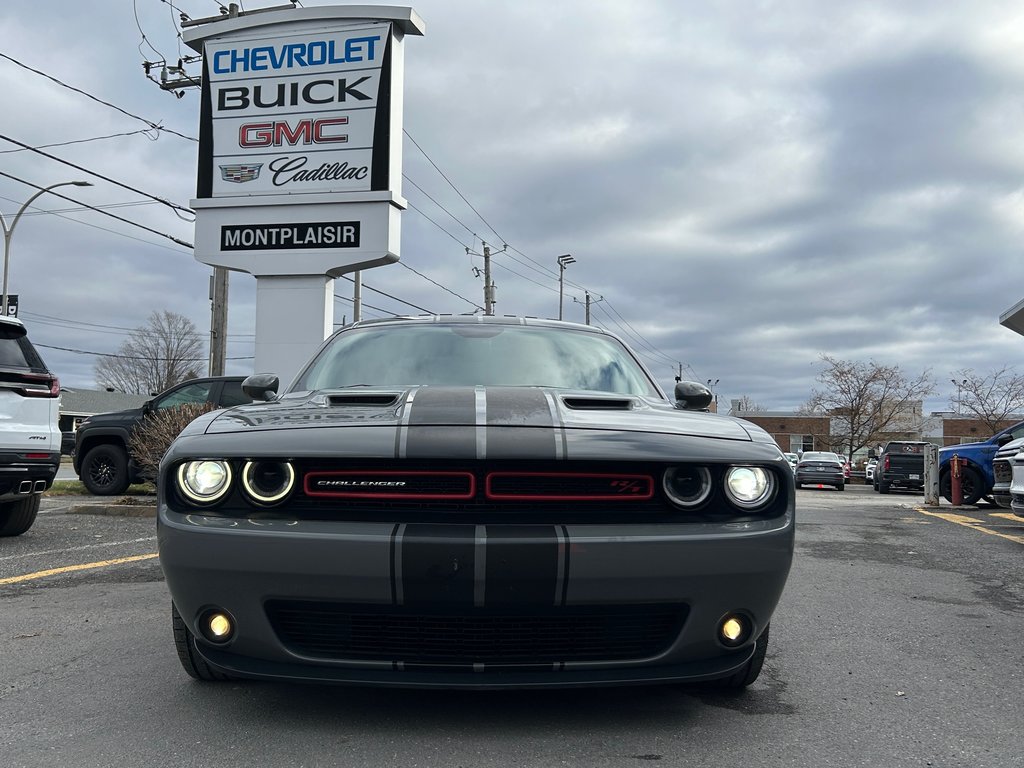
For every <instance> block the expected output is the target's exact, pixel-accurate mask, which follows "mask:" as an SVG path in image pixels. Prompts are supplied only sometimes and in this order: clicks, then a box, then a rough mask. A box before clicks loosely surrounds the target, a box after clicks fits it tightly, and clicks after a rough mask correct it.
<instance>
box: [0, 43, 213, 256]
mask: <svg viewBox="0 0 1024 768" xmlns="http://www.w3.org/2000/svg"><path fill="white" fill-rule="evenodd" d="M2 55H3V54H0V56H2ZM0 176H5V177H6V178H8V179H14V181H20V182H21V183H22V184H26V185H28V186H30V187H32V188H34V189H40V190H45V189H46V187H41V186H39V185H38V184H33V183H32V182H31V181H25V180H24V179H19V178H18V177H17V176H12V175H11V174H9V173H5V172H3V171H0ZM50 194H51V195H52V196H53V197H59V198H60V199H61V200H67V201H68V202H69V203H74V204H75V205H81V206H83V207H85V208H88V209H89V210H91V211H96V212H97V213H102V214H103V215H104V216H109V217H110V218H112V219H117V220H118V221H120V222H123V223H125V224H130V225H131V226H133V227H138V228H139V229H144V230H146V231H147V232H151V233H153V234H154V235H160V237H166V238H167V239H168V240H170V241H172V242H175V243H177V244H178V245H181V246H184V247H185V248H189V249H191V248H192V247H193V245H192V243H188V242H185V241H184V240H179V239H178V238H176V237H174V236H173V235H168V234H167V233H166V232H160V231H159V230H156V229H152V228H150V227H147V226H146V225H144V224H138V223H136V222H134V221H130V220H128V219H123V218H121V217H120V216H115V215H114V214H112V213H110V212H109V211H104V210H102V209H100V208H97V207H95V206H93V205H88V204H87V203H83V202H82V201H81V200H75V199H74V198H73V197H67V196H66V195H62V194H60V193H59V192H54V191H53V190H50ZM72 221H73V219H72ZM80 223H84V222H80Z"/></svg>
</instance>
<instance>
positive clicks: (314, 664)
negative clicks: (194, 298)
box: [157, 316, 795, 689]
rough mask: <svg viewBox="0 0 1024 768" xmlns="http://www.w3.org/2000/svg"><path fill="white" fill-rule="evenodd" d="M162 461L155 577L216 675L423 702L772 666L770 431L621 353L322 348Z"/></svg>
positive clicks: (571, 338)
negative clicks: (665, 382)
mask: <svg viewBox="0 0 1024 768" xmlns="http://www.w3.org/2000/svg"><path fill="white" fill-rule="evenodd" d="M244 387H245V390H246V392H247V393H248V394H249V395H250V396H251V397H253V399H254V400H257V401H258V402H256V403H253V404H251V405H243V406H238V407H235V408H230V409H226V410H219V411H214V412H211V413H208V414H205V415H203V416H200V417H199V418H198V419H196V420H195V421H194V422H192V424H190V425H189V426H188V427H187V428H186V429H185V431H184V432H182V433H181V435H180V436H179V437H178V439H177V440H176V441H175V442H174V443H173V444H172V446H171V447H170V449H169V450H168V451H167V453H166V454H165V455H164V458H163V461H162V463H161V468H160V478H159V482H158V484H157V485H158V489H159V499H158V504H159V518H158V534H159V550H160V562H161V564H162V566H163V570H164V573H165V575H166V579H167V585H168V588H169V590H170V593H171V600H172V607H171V620H172V625H173V632H174V642H175V646H176V649H177V653H178V657H179V659H180V660H181V663H182V666H183V667H184V668H185V671H186V672H187V673H188V674H189V675H191V676H192V677H195V678H197V679H200V680H210V681H212V680H224V679H230V678H258V679H266V680H291V681H309V682H326V683H329V682H334V683H347V684H366V685H382V686H406V687H420V688H435V687H436V688H441V687H444V688H453V687H467V688H529V687H552V686H589V685H621V684H640V683H666V682H712V681H714V682H715V683H716V684H718V685H722V686H725V687H729V688H737V689H739V688H743V687H745V686H747V685H749V684H750V683H752V682H753V681H754V680H755V679H756V678H757V676H758V674H759V673H760V671H761V667H762V665H763V663H764V658H765V651H766V649H767V645H768V631H769V621H770V620H771V617H772V613H773V611H774V610H775V608H776V605H777V603H778V602H779V598H780V596H781V595H782V590H783V587H784V585H785V583H786V578H787V576H788V574H789V569H790V563H791V561H792V556H793V540H794V525H795V517H794V486H793V472H792V470H791V469H790V466H789V463H788V462H787V461H786V458H785V456H784V454H783V453H782V451H781V450H780V449H779V448H778V446H777V445H776V444H775V442H774V441H773V440H772V438H771V437H770V436H769V435H768V434H767V433H766V432H764V431H763V430H762V429H760V428H759V427H757V426H755V425H753V424H750V423H748V422H745V421H742V420H739V419H733V418H728V417H725V416H719V415H717V414H713V413H708V412H706V411H707V408H708V406H709V404H710V401H711V393H710V392H709V391H708V389H707V388H706V387H704V386H703V385H700V384H696V383H693V382H680V383H679V384H677V385H676V387H675V396H674V398H671V399H670V398H669V397H667V396H666V395H665V394H664V393H663V391H662V390H661V388H660V387H659V386H658V384H657V383H656V381H655V380H654V378H653V377H652V376H651V375H650V374H649V372H648V371H647V370H646V369H645V368H644V366H643V365H642V364H641V363H640V361H639V360H638V358H637V357H636V355H635V354H634V353H633V352H631V351H630V350H629V349H628V348H627V347H626V345H625V344H623V342H622V341H620V340H619V339H618V338H616V337H615V336H614V335H612V334H610V333H608V332H606V331H603V330H600V329H597V328H594V327H590V326H584V325H575V324H571V323H562V322H556V321H549V320H536V319H528V318H507V317H502V318H499V317H479V316H463V317H457V316H440V317H421V318H396V319H390V320H380V321H370V322H361V323H357V324H355V325H352V326H348V327H346V328H344V329H342V330H340V331H338V332H337V333H335V334H334V335H333V336H331V337H330V338H329V339H327V341H325V342H324V344H323V346H322V347H321V348H320V350H319V351H318V352H317V353H316V355H315V356H314V358H313V360H312V361H311V362H310V363H309V364H308V365H307V366H306V367H305V369H303V370H302V371H301V372H300V373H299V375H298V376H297V377H296V379H295V381H294V383H293V384H292V385H291V386H290V387H289V388H288V390H287V391H286V392H284V393H281V394H278V392H277V388H278V380H277V378H276V377H274V376H272V375H269V374H257V375H255V376H250V377H249V378H248V379H247V380H246V382H245V384H244Z"/></svg>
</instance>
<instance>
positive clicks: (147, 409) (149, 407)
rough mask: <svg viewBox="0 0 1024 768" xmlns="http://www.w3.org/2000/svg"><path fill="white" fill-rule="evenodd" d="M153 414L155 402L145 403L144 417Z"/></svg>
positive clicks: (148, 401) (143, 407)
mask: <svg viewBox="0 0 1024 768" xmlns="http://www.w3.org/2000/svg"><path fill="white" fill-rule="evenodd" d="M152 412H153V401H152V400H147V401H146V402H144V403H143V404H142V415H143V416H145V415H146V414H149V413H152Z"/></svg>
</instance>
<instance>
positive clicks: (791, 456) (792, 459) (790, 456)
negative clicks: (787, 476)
mask: <svg viewBox="0 0 1024 768" xmlns="http://www.w3.org/2000/svg"><path fill="white" fill-rule="evenodd" d="M786 461H788V462H789V467H790V469H792V470H793V472H794V473H796V464H797V462H798V461H800V457H799V456H797V455H796V454H795V453H787V454H786Z"/></svg>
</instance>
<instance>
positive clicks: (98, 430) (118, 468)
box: [74, 376, 252, 496]
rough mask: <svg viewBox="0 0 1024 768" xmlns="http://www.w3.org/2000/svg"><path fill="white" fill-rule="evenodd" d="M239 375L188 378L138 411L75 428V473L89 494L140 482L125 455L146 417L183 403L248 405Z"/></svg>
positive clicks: (92, 419) (110, 491)
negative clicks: (130, 441) (134, 430)
mask: <svg viewBox="0 0 1024 768" xmlns="http://www.w3.org/2000/svg"><path fill="white" fill-rule="evenodd" d="M243 378H244V377H242V376H211V377H209V378H205V379H189V380H188V381H185V382H182V383H181V384H178V385H176V386H174V387H171V388H170V389H168V390H166V391H164V392H161V393H160V394H159V395H157V396H156V397H154V398H153V399H152V400H150V401H149V402H147V403H146V404H145V405H143V406H142V407H141V408H131V409H129V410H127V411H116V412H114V413H100V414H97V415H96V416H90V417H89V418H88V419H86V420H85V421H83V422H82V423H81V424H79V425H78V429H77V430H76V432H75V460H74V466H75V471H76V472H77V473H78V478H79V479H80V480H81V481H82V484H83V485H84V486H85V488H86V490H87V491H89V493H94V494H96V495H98V496H111V495H115V494H118V493H123V492H124V490H125V489H126V488H127V487H128V485H129V484H130V483H137V482H140V480H141V479H142V477H141V475H140V474H139V470H138V467H136V466H135V463H134V462H133V461H131V459H130V457H129V456H128V436H129V435H130V434H131V432H132V430H133V429H135V427H136V426H138V425H139V424H141V423H142V420H143V419H145V418H146V416H147V415H148V414H150V413H153V412H154V411H159V410H162V409H164V408H173V407H174V406H176V405H182V404H184V403H206V402H208V403H213V404H214V405H215V406H217V407H218V408H228V407H230V406H232V405H241V404H243V403H251V402H252V399H251V398H249V397H248V396H246V395H245V393H243V392H242V380H243Z"/></svg>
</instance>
